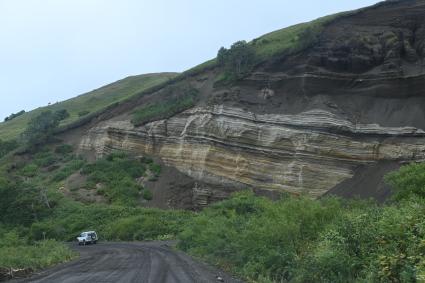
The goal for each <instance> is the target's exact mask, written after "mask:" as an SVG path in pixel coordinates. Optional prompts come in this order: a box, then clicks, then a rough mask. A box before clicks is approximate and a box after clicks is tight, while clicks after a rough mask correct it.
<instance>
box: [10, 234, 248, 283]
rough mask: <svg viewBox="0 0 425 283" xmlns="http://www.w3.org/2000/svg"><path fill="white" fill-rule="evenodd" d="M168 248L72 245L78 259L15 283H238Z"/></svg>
mask: <svg viewBox="0 0 425 283" xmlns="http://www.w3.org/2000/svg"><path fill="white" fill-rule="evenodd" d="M170 245H172V243H171V242H143V243H99V244H97V245H89V246H77V245H76V244H74V245H73V248H74V249H75V250H76V251H77V252H79V253H80V258H79V259H77V260H75V261H72V262H69V263H66V264H62V265H58V266H56V267H53V268H51V269H47V270H45V271H43V272H40V273H38V274H35V275H33V276H32V277H30V278H26V279H23V280H19V281H15V282H43V283H49V282H55V283H56V282H61V283H71V282H114V283H116V282H146V283H162V282H164V283H169V282H170V283H171V282H181V283H191V282H196V283H202V282H235V283H236V282H241V281H238V280H236V279H233V278H231V277H230V276H229V275H227V274H224V273H223V272H221V271H218V270H216V269H214V268H212V267H210V266H207V265H205V264H203V263H200V262H198V261H195V260H194V259H192V258H191V257H189V256H187V255H186V254H184V253H181V252H179V251H175V250H173V249H172V248H171V247H170Z"/></svg>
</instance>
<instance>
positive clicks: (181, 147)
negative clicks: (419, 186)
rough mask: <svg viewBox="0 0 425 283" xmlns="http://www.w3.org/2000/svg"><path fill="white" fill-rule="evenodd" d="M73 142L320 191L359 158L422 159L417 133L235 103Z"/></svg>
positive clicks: (231, 179)
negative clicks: (261, 111) (262, 110)
mask: <svg viewBox="0 0 425 283" xmlns="http://www.w3.org/2000/svg"><path fill="white" fill-rule="evenodd" d="M80 147H81V148H82V149H85V150H94V151H95V152H96V153H97V154H98V155H102V154H105V153H107V152H110V151H113V150H123V149H124V150H127V151H130V152H133V153H135V154H141V155H143V154H149V155H155V156H158V157H160V158H161V159H162V160H163V161H164V162H165V163H166V164H167V165H169V166H173V167H175V168H177V169H178V170H179V171H181V172H183V173H184V174H186V175H188V176H190V177H192V178H194V179H195V180H199V181H202V182H206V183H211V184H220V185H222V186H224V187H226V186H230V187H239V188H244V187H252V188H259V189H272V190H281V191H288V192H293V193H303V192H305V193H309V194H310V195H312V196H320V195H322V194H324V193H326V192H327V191H328V190H329V189H330V188H332V187H333V186H335V185H337V184H338V183H340V182H342V181H343V180H345V179H347V178H351V177H352V176H353V174H354V170H355V169H356V168H357V167H358V166H359V165H362V164H370V163H375V162H378V161H381V160H397V161H402V160H420V159H424V158H425V132H424V131H422V130H419V129H416V128H413V127H400V128H395V127H380V126H379V125H376V124H357V125H356V124H353V123H351V122H349V121H347V120H342V119H340V118H338V117H337V116H336V115H334V114H332V113H330V112H327V111H324V110H319V109H317V110H312V111H308V112H304V113H300V114H297V115H278V114H265V115H258V114H254V113H252V112H248V111H244V110H243V109H241V108H233V107H225V106H223V105H220V106H213V107H199V108H194V109H191V110H188V111H186V112H184V113H182V114H180V115H177V116H175V117H173V118H171V119H168V120H161V121H155V122H152V123H149V124H147V125H145V126H142V127H139V128H135V127H133V126H132V124H131V123H130V122H128V121H115V122H104V123H103V124H102V125H99V126H98V127H95V128H93V129H91V130H90V131H89V133H88V134H87V135H86V136H85V137H84V138H83V140H82V142H81V145H80Z"/></svg>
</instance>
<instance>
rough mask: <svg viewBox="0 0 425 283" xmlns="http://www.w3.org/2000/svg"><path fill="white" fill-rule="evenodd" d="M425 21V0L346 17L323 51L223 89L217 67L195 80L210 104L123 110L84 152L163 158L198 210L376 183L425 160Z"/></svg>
mask: <svg viewBox="0 0 425 283" xmlns="http://www.w3.org/2000/svg"><path fill="white" fill-rule="evenodd" d="M424 17H425V1H424V0H406V1H387V2H385V3H382V4H380V5H377V6H374V7H372V8H368V9H364V10H362V11H360V12H357V13H352V14H350V15H348V16H345V17H339V18H338V19H336V20H335V21H333V22H331V23H330V24H329V25H328V26H326V27H325V29H324V31H323V32H322V34H321V35H320V38H319V40H318V42H317V44H315V45H314V46H311V47H309V48H307V49H306V50H303V51H301V52H299V53H297V54H292V55H290V56H288V55H287V54H283V55H282V56H281V57H275V58H272V59H270V60H268V61H266V62H263V63H262V64H260V65H258V66H257V67H256V68H255V70H254V71H253V72H252V74H251V75H250V76H248V77H246V78H244V79H241V80H239V81H237V82H235V83H233V84H231V85H220V84H214V82H215V81H216V78H217V76H218V75H219V74H220V70H217V69H212V70H211V69H210V70H208V71H206V72H205V73H203V74H201V75H197V77H196V76H195V77H193V78H188V79H187V81H186V82H185V83H187V84H188V85H190V87H192V88H196V89H197V90H198V91H199V93H200V100H199V101H198V103H197V105H196V107H194V108H192V109H189V110H187V111H185V112H183V113H180V114H177V115H175V116H173V117H171V118H169V119H165V120H158V121H154V122H151V123H148V124H145V125H143V126H140V127H135V126H133V124H132V123H131V122H130V115H129V113H131V112H132V111H133V109H134V108H135V107H137V106H138V105H140V104H146V103H150V100H149V99H155V97H157V100H158V99H159V100H160V99H162V98H161V97H165V94H164V93H165V91H163V93H162V94H161V90H159V91H158V92H157V95H156V94H155V93H153V94H152V95H150V96H147V97H143V99H141V100H140V101H138V102H137V103H135V105H127V106H125V107H124V106H120V107H121V108H117V110H116V111H112V112H111V113H109V114H108V116H107V117H106V116H105V117H106V118H104V119H99V120H98V121H94V122H93V123H92V124H90V126H89V127H88V128H87V129H86V130H85V132H84V133H83V135H82V138H81V140H79V146H80V149H81V151H84V152H94V153H96V155H97V156H102V155H104V154H105V153H108V152H111V151H113V150H126V151H129V152H132V153H134V154H136V155H144V154H148V155H152V156H155V157H157V158H159V159H161V160H162V162H164V164H166V165H168V166H171V167H173V168H174V169H177V170H178V172H180V173H179V174H183V175H184V176H188V177H190V178H191V179H192V180H193V184H189V183H188V182H187V181H185V185H184V189H182V190H181V191H183V190H184V191H185V192H186V191H188V190H190V193H188V194H186V195H185V199H186V200H188V199H191V200H192V202H193V203H196V205H197V206H204V205H206V204H208V203H209V202H211V201H214V200H216V199H220V198H223V197H226V195H227V194H228V193H229V192H231V191H234V190H236V189H245V188H252V189H257V190H262V191H263V192H270V191H278V192H280V191H285V192H291V193H296V194H300V193H308V194H310V195H311V196H314V197H319V196H322V195H324V194H326V193H328V192H330V191H332V188H338V191H341V190H342V191H344V188H346V189H347V190H348V189H349V190H354V191H356V187H359V186H364V183H362V182H357V181H350V182H349V180H354V179H356V178H363V179H368V178H371V177H373V176H371V174H374V175H376V176H375V177H374V180H375V181H374V182H373V185H374V186H375V185H376V184H378V183H379V182H380V181H379V180H381V179H382V176H383V174H385V173H386V172H387V171H388V170H394V168H397V167H398V166H399V164H401V163H403V162H411V161H421V160H425V132H424V130H425V114H424V113H425V112H424V109H425V93H424V90H425V70H424V63H423V62H424V56H425V51H424V50H425V49H424V46H425V32H424V31H425V23H424V21H423V18H424ZM179 91H181V90H179V89H178V88H176V90H175V92H176V93H177V92H179ZM172 94H173V88H172V86H168V88H167V92H166V95H167V96H168V95H172ZM161 95H162V96H161ZM126 107H127V108H126ZM369 168H370V170H369ZM377 175H379V176H377ZM195 183H199V187H198V186H195ZM341 186H345V187H341ZM182 188H183V187H182ZM369 189H370V188H366V189H364V190H369ZM372 190H373V188H372ZM179 192H180V191H179ZM342 195H350V196H351V195H355V193H347V192H346V191H345V192H343V193H342ZM365 195H366V196H373V193H370V194H365ZM170 201H171V202H172V203H173V205H172V206H176V205H175V204H176V203H178V200H176V199H175V198H174V199H173V200H170Z"/></svg>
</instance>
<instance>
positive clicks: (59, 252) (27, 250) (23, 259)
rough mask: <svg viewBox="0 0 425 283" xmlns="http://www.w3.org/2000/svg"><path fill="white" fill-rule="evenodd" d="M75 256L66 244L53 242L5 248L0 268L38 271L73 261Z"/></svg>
mask: <svg viewBox="0 0 425 283" xmlns="http://www.w3.org/2000/svg"><path fill="white" fill-rule="evenodd" d="M73 257H75V254H74V253H73V252H72V251H71V250H70V249H69V248H68V247H66V246H65V245H64V244H62V243H58V242H56V241H53V240H48V241H42V242H37V243H35V244H34V245H28V244H22V243H20V244H19V245H11V246H3V247H2V249H1V256H0V267H3V268H14V269H18V268H23V269H32V270H37V269H41V268H45V267H48V266H51V265H54V264H57V263H60V262H64V261H68V260H71V259H72V258H73Z"/></svg>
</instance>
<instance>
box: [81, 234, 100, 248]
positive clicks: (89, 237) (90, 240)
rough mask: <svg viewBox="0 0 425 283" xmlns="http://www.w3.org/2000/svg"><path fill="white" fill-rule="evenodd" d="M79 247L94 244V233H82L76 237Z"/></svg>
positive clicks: (95, 238)
mask: <svg viewBox="0 0 425 283" xmlns="http://www.w3.org/2000/svg"><path fill="white" fill-rule="evenodd" d="M77 240H78V244H79V245H87V244H96V243H97V240H98V237H97V233H96V232H95V231H88V232H83V233H81V234H80V236H78V237H77Z"/></svg>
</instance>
